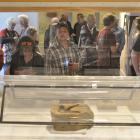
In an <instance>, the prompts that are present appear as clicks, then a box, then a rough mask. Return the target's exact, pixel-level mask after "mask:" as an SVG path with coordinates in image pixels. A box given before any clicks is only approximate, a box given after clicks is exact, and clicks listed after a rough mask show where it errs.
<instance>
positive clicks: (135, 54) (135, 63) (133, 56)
mask: <svg viewBox="0 0 140 140" xmlns="http://www.w3.org/2000/svg"><path fill="white" fill-rule="evenodd" d="M139 58H140V53H138V52H135V51H134V50H132V52H131V59H132V65H133V67H134V70H135V72H136V75H140V70H139Z"/></svg>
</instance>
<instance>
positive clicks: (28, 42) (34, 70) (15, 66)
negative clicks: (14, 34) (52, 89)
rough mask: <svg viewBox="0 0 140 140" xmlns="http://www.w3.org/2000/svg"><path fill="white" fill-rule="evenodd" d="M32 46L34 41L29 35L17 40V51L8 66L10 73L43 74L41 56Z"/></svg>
mask: <svg viewBox="0 0 140 140" xmlns="http://www.w3.org/2000/svg"><path fill="white" fill-rule="evenodd" d="M34 48H35V47H34V41H33V40H32V39H31V38H30V37H28V36H24V37H22V38H21V39H20V40H19V44H18V51H17V52H16V54H15V55H14V56H13V60H12V64H11V68H10V72H11V74H17V75H19V74H21V75H33V74H43V72H44V69H43V67H44V60H43V57H42V56H41V54H40V53H38V52H36V51H35V49H34Z"/></svg>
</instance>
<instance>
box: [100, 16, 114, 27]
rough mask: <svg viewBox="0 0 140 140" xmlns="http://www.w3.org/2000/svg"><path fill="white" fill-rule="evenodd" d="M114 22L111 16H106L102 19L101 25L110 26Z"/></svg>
mask: <svg viewBox="0 0 140 140" xmlns="http://www.w3.org/2000/svg"><path fill="white" fill-rule="evenodd" d="M115 20H116V17H115V16H114V15H113V14H107V15H105V16H104V18H103V24H104V26H110V25H111V24H112V23H113V22H115Z"/></svg>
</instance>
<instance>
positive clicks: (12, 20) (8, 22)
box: [6, 17, 16, 26]
mask: <svg viewBox="0 0 140 140" xmlns="http://www.w3.org/2000/svg"><path fill="white" fill-rule="evenodd" d="M6 24H7V26H11V25H12V24H16V19H15V18H13V17H9V18H8V19H7V21H6Z"/></svg>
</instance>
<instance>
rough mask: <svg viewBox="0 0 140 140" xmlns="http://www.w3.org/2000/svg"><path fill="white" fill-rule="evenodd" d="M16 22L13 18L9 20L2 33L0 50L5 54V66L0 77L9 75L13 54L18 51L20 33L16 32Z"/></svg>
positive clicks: (0, 32)
mask: <svg viewBox="0 0 140 140" xmlns="http://www.w3.org/2000/svg"><path fill="white" fill-rule="evenodd" d="M15 26H16V20H15V19H14V18H12V17H10V18H8V19H7V27H6V28H5V29H3V30H1V31H0V48H1V49H2V50H3V53H4V55H3V56H4V65H3V67H2V70H1V71H0V75H5V74H9V68H10V63H11V60H12V54H13V52H14V51H15V49H16V46H17V42H18V37H19V35H18V33H17V32H16V31H15V30H14V28H15Z"/></svg>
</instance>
